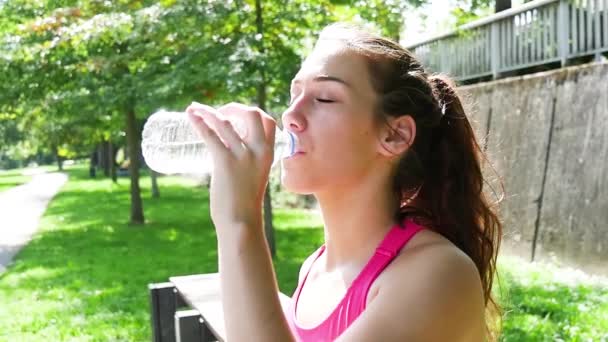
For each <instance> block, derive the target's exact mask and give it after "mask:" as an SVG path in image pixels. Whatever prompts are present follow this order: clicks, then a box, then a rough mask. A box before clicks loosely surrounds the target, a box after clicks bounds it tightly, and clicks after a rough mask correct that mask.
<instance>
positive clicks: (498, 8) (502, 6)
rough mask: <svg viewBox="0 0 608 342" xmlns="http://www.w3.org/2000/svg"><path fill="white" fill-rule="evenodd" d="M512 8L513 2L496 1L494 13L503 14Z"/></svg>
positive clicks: (505, 0) (508, 0)
mask: <svg viewBox="0 0 608 342" xmlns="http://www.w3.org/2000/svg"><path fill="white" fill-rule="evenodd" d="M509 8H511V0H496V2H495V3H494V12H496V13H498V12H502V11H504V10H508V9H509Z"/></svg>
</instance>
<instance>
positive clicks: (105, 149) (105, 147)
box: [99, 140, 110, 177]
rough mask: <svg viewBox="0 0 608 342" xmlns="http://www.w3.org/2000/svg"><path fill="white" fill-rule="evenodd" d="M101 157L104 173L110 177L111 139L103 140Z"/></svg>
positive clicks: (100, 161)
mask: <svg viewBox="0 0 608 342" xmlns="http://www.w3.org/2000/svg"><path fill="white" fill-rule="evenodd" d="M100 154H101V158H99V163H100V164H101V165H100V166H101V167H102V168H103V175H104V176H106V177H110V163H109V155H110V153H109V141H107V140H104V141H102V142H101V153H100Z"/></svg>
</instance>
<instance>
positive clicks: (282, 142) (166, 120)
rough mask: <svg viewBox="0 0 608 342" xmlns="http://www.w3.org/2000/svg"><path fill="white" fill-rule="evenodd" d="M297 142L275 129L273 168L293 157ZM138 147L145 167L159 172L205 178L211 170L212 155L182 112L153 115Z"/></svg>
mask: <svg viewBox="0 0 608 342" xmlns="http://www.w3.org/2000/svg"><path fill="white" fill-rule="evenodd" d="M231 121H232V124H233V126H234V127H235V130H236V131H237V133H238V134H239V135H240V136H244V133H245V127H244V125H243V123H242V122H240V121H237V120H235V119H232V120H231ZM296 143H297V138H296V136H295V135H294V134H293V133H291V132H289V131H287V130H283V131H281V130H280V129H279V128H278V127H277V129H276V136H275V150H274V160H273V162H272V166H273V167H274V166H275V165H276V164H277V161H279V160H280V159H282V158H287V157H290V156H292V155H293V154H294V153H295V149H296ZM141 148H142V153H143V156H144V159H145V160H146V164H148V166H149V167H150V168H151V169H152V170H154V171H156V172H159V173H164V174H176V173H181V174H197V175H204V174H210V173H211V171H212V170H213V160H212V158H211V153H210V152H209V149H208V148H207V147H206V146H205V143H204V142H203V141H202V139H201V138H200V137H199V136H198V134H197V132H196V131H195V129H194V127H193V126H192V124H191V123H190V120H189V118H188V115H187V113H185V112H170V111H164V110H161V111H158V112H156V113H154V114H152V115H151V116H150V117H149V118H148V120H147V121H146V124H145V125H144V129H143V132H142V142H141Z"/></svg>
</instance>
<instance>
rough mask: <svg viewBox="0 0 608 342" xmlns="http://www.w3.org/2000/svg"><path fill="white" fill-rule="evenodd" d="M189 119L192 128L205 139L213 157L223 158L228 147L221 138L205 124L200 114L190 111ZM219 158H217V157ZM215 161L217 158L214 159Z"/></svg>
mask: <svg viewBox="0 0 608 342" xmlns="http://www.w3.org/2000/svg"><path fill="white" fill-rule="evenodd" d="M187 113H188V118H189V119H190V122H191V123H192V126H193V127H194V129H195V130H196V132H197V133H198V135H199V136H200V137H201V139H203V142H204V143H205V145H207V147H208V148H209V151H210V152H211V155H212V156H221V155H222V154H225V153H226V146H225V145H224V143H223V142H222V141H221V139H220V137H219V136H218V135H217V134H216V133H215V131H214V130H213V129H211V127H209V125H207V123H206V122H205V120H204V119H203V118H202V116H201V115H200V114H199V113H196V112H193V111H188V112H187ZM216 158H217V157H216ZM214 159H215V158H214Z"/></svg>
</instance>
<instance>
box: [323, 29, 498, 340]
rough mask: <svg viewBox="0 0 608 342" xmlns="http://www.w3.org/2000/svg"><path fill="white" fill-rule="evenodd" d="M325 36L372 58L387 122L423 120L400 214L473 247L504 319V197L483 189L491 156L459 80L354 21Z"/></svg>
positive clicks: (400, 182)
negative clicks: (498, 277) (500, 268)
mask: <svg viewBox="0 0 608 342" xmlns="http://www.w3.org/2000/svg"><path fill="white" fill-rule="evenodd" d="M319 39H320V40H323V39H337V40H340V41H341V42H342V43H344V44H345V46H346V49H348V50H349V51H353V52H355V53H357V54H359V55H362V56H364V57H366V60H367V62H368V63H367V64H368V67H369V71H370V75H371V83H372V86H373V88H374V89H375V91H376V93H377V95H378V98H379V101H378V103H377V107H376V112H377V117H378V118H379V119H380V121H384V122H386V119H387V117H389V116H390V117H398V116H402V115H410V116H411V117H412V118H413V119H414V121H415V122H416V137H415V139H414V143H413V144H412V146H411V147H410V148H409V149H408V151H407V152H406V153H405V154H404V155H403V156H402V157H401V159H400V161H399V164H398V167H397V172H396V177H395V179H394V193H395V197H396V198H395V200H396V201H399V203H400V206H399V210H398V211H397V212H396V213H395V218H396V220H397V222H402V219H403V218H404V217H405V216H413V217H415V218H416V219H418V220H422V221H424V224H425V225H426V226H429V227H431V228H432V229H433V230H435V231H436V232H438V233H439V234H441V235H443V236H444V237H446V238H447V239H449V240H450V241H451V242H452V243H453V244H455V245H456V246H457V247H458V248H460V249H461V250H462V251H463V252H464V253H466V254H467V255H468V256H469V257H470V258H471V259H472V260H473V262H474V263H475V265H476V266H477V270H478V272H479V275H480V278H481V282H482V286H483V292H484V299H485V304H486V309H487V310H488V311H489V313H491V316H492V317H493V318H496V319H497V318H498V317H494V316H495V315H496V314H498V313H499V312H500V309H499V307H498V304H497V303H496V302H495V300H494V299H493V298H492V293H491V291H492V284H493V280H494V276H495V272H496V257H497V253H498V248H499V245H500V240H501V236H502V224H501V222H500V220H499V219H498V215H497V213H496V211H495V210H496V207H495V204H497V203H498V201H496V203H492V202H491V201H490V200H489V199H488V198H487V196H486V194H485V193H484V191H483V190H484V189H483V186H484V177H483V174H482V167H481V162H482V160H483V161H486V162H487V158H486V156H485V154H484V153H483V151H482V149H481V148H480V145H479V143H478V142H477V139H476V138H475V134H474V131H473V128H472V127H471V124H470V122H469V120H468V118H467V116H466V113H465V110H464V108H463V105H462V103H461V100H460V98H459V96H458V94H457V93H456V90H455V85H454V83H453V82H452V81H451V80H450V79H449V78H448V77H447V76H444V75H433V74H429V73H427V72H426V71H425V70H424V68H423V66H422V65H421V63H420V62H419V61H418V60H417V59H416V58H415V56H414V55H413V54H412V53H411V52H409V51H408V50H406V49H405V48H403V47H401V46H400V45H399V44H397V43H395V42H393V41H391V40H389V39H385V38H383V37H380V36H377V35H374V34H372V33H369V32H367V31H365V30H362V29H360V28H358V27H356V26H353V25H348V24H333V25H330V26H328V27H327V28H325V29H324V30H323V32H322V33H321V36H320V38H319ZM413 203H415V204H413ZM489 318H490V317H489ZM497 322H499V319H497ZM487 323H490V322H488V321H487ZM486 326H487V327H488V329H487V332H488V338H489V339H495V338H496V337H495V335H496V333H497V330H498V327H497V326H494V325H493V324H486Z"/></svg>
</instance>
